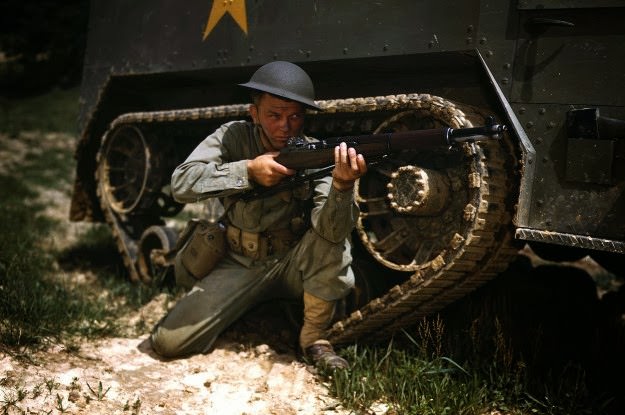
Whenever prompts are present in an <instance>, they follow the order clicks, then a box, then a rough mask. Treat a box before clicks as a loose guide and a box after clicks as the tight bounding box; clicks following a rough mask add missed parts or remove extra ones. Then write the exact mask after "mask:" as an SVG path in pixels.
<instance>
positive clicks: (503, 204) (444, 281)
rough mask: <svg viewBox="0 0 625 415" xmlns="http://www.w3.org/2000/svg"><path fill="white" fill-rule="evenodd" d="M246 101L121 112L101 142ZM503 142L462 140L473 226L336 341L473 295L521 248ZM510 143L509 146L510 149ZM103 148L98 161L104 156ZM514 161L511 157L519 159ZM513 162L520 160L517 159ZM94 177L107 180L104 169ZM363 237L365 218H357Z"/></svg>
mask: <svg viewBox="0 0 625 415" xmlns="http://www.w3.org/2000/svg"><path fill="white" fill-rule="evenodd" d="M317 104H319V106H320V107H321V108H323V110H324V111H323V115H324V116H326V115H327V114H335V115H341V116H347V117H349V115H350V114H354V113H361V114H362V113H365V114H366V113H376V112H387V113H393V112H398V111H407V110H419V111H427V112H428V113H430V114H432V115H433V116H435V117H436V118H438V119H440V120H443V121H444V122H445V123H447V124H448V125H449V126H451V127H453V128H460V127H470V126H472V125H473V123H472V121H471V120H472V119H474V120H478V119H480V118H481V116H482V114H480V111H478V110H475V109H472V108H468V107H462V108H461V107H460V106H457V105H456V104H454V103H452V102H450V101H447V100H444V99H442V98H440V97H436V96H431V95H428V94H405V95H403V94H402V95H392V96H382V97H365V98H349V99H337V100H327V101H317ZM247 109H248V105H246V104H245V105H227V106H219V107H206V108H193V109H184V110H171V111H154V112H136V113H127V114H123V115H121V116H119V117H118V118H116V119H115V120H114V121H113V122H112V123H111V126H110V129H109V130H108V131H107V133H105V135H104V137H103V141H102V146H101V148H105V144H106V141H107V140H108V139H109V137H110V134H111V132H112V131H114V130H115V129H116V128H119V127H120V126H124V125H130V124H134V125H139V124H149V123H161V122H180V121H198V120H215V119H237V118H241V117H244V116H246V115H247ZM506 142H507V144H504V143H486V144H483V143H480V144H479V145H478V144H464V145H463V146H464V151H465V152H466V153H467V154H468V155H473V157H474V158H475V160H474V162H473V164H472V167H471V169H470V173H469V177H467V182H468V184H469V186H470V187H472V188H474V189H473V190H474V193H475V197H473V199H472V200H471V201H470V203H468V204H467V205H466V207H465V209H464V217H465V221H467V223H468V228H469V231H468V232H465V233H464V234H463V235H457V236H456V237H455V238H452V240H451V241H450V242H449V243H448V247H447V248H446V249H444V250H443V251H442V252H441V254H440V255H438V256H436V257H435V258H434V259H433V260H432V261H429V262H428V263H427V264H425V265H423V266H421V267H419V269H416V270H411V272H412V271H414V272H413V273H412V275H410V276H409V277H407V278H406V280H405V282H403V283H401V284H398V285H395V286H393V287H392V288H391V289H390V290H389V291H388V292H387V293H386V294H384V295H382V296H381V297H378V298H374V299H373V300H371V301H369V302H368V303H366V304H365V305H364V306H362V307H360V308H359V309H358V310H356V311H354V312H352V313H351V314H350V315H349V316H347V317H346V318H344V319H342V320H340V321H338V322H336V323H335V324H334V325H333V326H332V327H331V328H330V329H329V331H328V333H327V334H328V338H329V340H330V341H332V342H333V343H335V344H344V343H348V342H352V341H354V340H357V339H360V338H364V336H365V335H366V336H367V339H368V340H377V339H382V338H385V337H388V336H389V335H391V334H392V333H393V332H395V331H397V330H399V329H401V328H402V327H406V326H408V325H411V324H414V323H416V322H418V321H419V320H420V319H422V318H423V317H424V316H427V315H429V314H431V313H434V312H437V311H439V310H441V309H442V308H444V307H445V306H446V305H448V304H450V303H452V302H454V301H455V300H457V299H459V298H461V297H463V296H465V295H467V294H468V293H470V292H471V291H473V290H474V289H475V288H477V287H479V286H480V285H482V284H483V283H485V282H486V281H489V280H490V279H492V278H493V277H495V276H496V275H497V274H498V273H500V272H501V271H503V270H505V268H506V267H507V266H508V264H509V263H510V262H511V261H512V260H513V259H514V257H515V256H516V255H517V249H516V248H514V247H513V245H512V241H513V231H512V226H511V215H512V213H511V212H512V211H513V206H512V205H511V202H510V199H511V198H510V194H511V190H512V189H513V188H514V183H513V182H514V180H513V179H511V174H510V171H509V170H510V169H511V162H510V161H509V159H510V158H514V156H512V155H513V154H514V151H512V150H511V149H510V146H511V144H510V143H509V141H508V140H506ZM506 145H507V146H508V147H509V148H506ZM101 157H102V156H101V154H100V153H98V165H100V163H101V160H100V159H101ZM514 163H515V161H512V164H514ZM513 167H514V166H513ZM97 172H98V173H96V181H97V182H98V183H101V177H98V175H99V174H100V173H99V172H100V168H98V169H97ZM104 191H106V190H105V189H101V186H100V185H98V198H99V200H100V205H101V207H102V211H103V212H104V215H105V218H106V221H107V223H108V224H109V226H110V227H111V229H112V232H113V235H114V237H115V240H116V242H117V246H118V249H119V251H120V253H121V255H122V257H123V258H124V263H125V265H126V267H127V268H128V270H129V273H130V278H131V279H132V280H140V279H142V278H141V276H140V275H139V274H138V272H137V270H136V267H135V262H136V255H137V244H136V242H135V239H136V237H133V236H131V235H129V234H128V232H127V231H126V230H125V227H124V223H125V222H126V221H127V220H129V218H127V217H124V215H120V214H118V213H115V212H114V211H113V210H112V209H111V207H110V206H109V205H108V204H107V203H106V198H105V197H104V194H103V192H104ZM358 231H359V233H360V234H361V236H362V232H363V229H362V225H361V224H359V229H358Z"/></svg>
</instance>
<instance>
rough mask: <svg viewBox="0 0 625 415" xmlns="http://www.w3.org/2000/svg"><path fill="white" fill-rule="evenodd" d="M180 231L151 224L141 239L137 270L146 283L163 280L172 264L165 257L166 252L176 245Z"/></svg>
mask: <svg viewBox="0 0 625 415" xmlns="http://www.w3.org/2000/svg"><path fill="white" fill-rule="evenodd" d="M177 240H178V232H176V230H175V229H173V228H169V227H167V226H158V225H154V226H150V227H149V228H147V229H146V230H145V231H144V232H143V235H142V236H141V240H140V241H139V252H138V255H137V270H138V271H139V275H140V277H141V280H142V281H143V282H145V283H151V282H153V281H159V280H162V278H163V275H164V273H165V272H167V270H168V268H170V267H171V264H168V263H167V262H166V259H165V254H166V253H168V252H170V251H171V250H172V249H173V248H174V246H175V245H176V241H177Z"/></svg>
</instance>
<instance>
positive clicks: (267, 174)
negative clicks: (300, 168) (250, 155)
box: [247, 151, 295, 186]
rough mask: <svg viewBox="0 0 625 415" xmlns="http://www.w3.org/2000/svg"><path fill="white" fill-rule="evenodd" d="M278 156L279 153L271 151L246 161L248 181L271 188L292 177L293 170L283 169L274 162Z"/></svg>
mask: <svg viewBox="0 0 625 415" xmlns="http://www.w3.org/2000/svg"><path fill="white" fill-rule="evenodd" d="M278 154H280V152H278V151H273V152H270V153H265V154H261V155H260V156H258V157H256V158H255V159H252V160H248V161H247V174H248V177H249V179H250V180H253V181H254V182H256V183H258V184H261V185H263V186H273V185H275V184H278V183H280V182H281V181H282V180H283V179H284V178H285V177H287V176H292V175H294V174H295V170H293V169H289V168H287V167H284V166H283V165H282V164H280V163H278V162H277V161H275V160H274V159H275V158H276V156H277V155H278Z"/></svg>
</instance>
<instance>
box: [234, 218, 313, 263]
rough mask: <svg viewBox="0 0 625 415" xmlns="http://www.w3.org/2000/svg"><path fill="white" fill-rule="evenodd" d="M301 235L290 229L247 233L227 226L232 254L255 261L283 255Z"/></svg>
mask: <svg viewBox="0 0 625 415" xmlns="http://www.w3.org/2000/svg"><path fill="white" fill-rule="evenodd" d="M300 237H301V234H295V233H294V232H293V231H291V229H289V228H282V229H275V230H271V231H264V232H247V231H244V230H242V229H240V228H238V227H236V226H234V225H232V224H228V225H227V230H226V240H227V241H228V247H229V248H230V250H231V251H232V252H235V253H237V254H239V255H244V256H246V257H248V258H251V259H254V260H263V259H265V258H267V257H269V256H272V255H283V254H285V253H286V252H287V251H289V250H290V249H291V248H292V247H293V246H295V244H296V243H297V242H298V241H299V239H300Z"/></svg>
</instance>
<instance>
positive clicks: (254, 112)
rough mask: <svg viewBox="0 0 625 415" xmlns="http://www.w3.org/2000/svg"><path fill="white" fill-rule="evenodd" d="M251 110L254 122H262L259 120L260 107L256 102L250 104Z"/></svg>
mask: <svg viewBox="0 0 625 415" xmlns="http://www.w3.org/2000/svg"><path fill="white" fill-rule="evenodd" d="M249 112H250V117H252V122H253V123H254V124H260V123H259V122H258V107H257V106H256V105H254V104H250V108H249Z"/></svg>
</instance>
